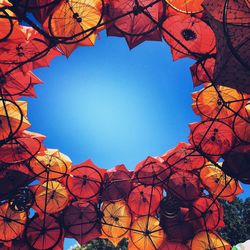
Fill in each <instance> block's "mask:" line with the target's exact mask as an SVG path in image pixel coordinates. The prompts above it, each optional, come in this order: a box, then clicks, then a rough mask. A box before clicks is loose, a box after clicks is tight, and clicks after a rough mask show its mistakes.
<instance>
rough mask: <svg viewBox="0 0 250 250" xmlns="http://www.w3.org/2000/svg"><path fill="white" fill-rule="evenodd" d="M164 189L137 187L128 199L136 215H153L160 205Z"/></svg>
mask: <svg viewBox="0 0 250 250" xmlns="http://www.w3.org/2000/svg"><path fill="white" fill-rule="evenodd" d="M161 198H162V189H161V188H160V187H157V186H156V187H154V186H144V185H138V186H136V187H135V188H134V189H133V190H132V191H131V193H130V194H129V197H128V205H129V207H130V209H131V211H132V212H133V213H134V214H135V215H146V214H153V213H154V212H155V211H156V209H157V208H158V207H159V205H160V201H161Z"/></svg>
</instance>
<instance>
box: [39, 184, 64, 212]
mask: <svg viewBox="0 0 250 250" xmlns="http://www.w3.org/2000/svg"><path fill="white" fill-rule="evenodd" d="M35 201H36V206H37V207H38V208H39V209H40V210H41V211H37V212H38V213H40V214H41V212H42V213H51V214H53V213H57V212H59V211H61V210H63V209H64V208H65V207H66V206H67V204H68V201H69V195H68V191H67V189H66V188H65V187H64V186H63V185H62V184H61V183H60V182H57V181H48V182H44V183H43V184H41V185H38V187H37V188H36V191H35Z"/></svg>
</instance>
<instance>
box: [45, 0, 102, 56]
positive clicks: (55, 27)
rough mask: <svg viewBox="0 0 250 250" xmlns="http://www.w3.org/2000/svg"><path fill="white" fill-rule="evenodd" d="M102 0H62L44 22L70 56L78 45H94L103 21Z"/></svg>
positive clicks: (64, 51) (61, 47)
mask: <svg viewBox="0 0 250 250" xmlns="http://www.w3.org/2000/svg"><path fill="white" fill-rule="evenodd" d="M102 5H103V2H102V0H94V1H92V0H62V1H61V3H60V4H59V6H58V7H57V8H56V9H55V10H54V11H53V13H52V14H51V15H50V16H49V18H48V19H47V21H46V22H45V23H44V25H43V26H44V28H45V29H46V30H48V31H49V32H50V34H51V35H52V36H53V37H54V38H55V39H59V41H60V44H59V47H60V49H61V50H62V51H63V53H64V54H65V55H66V56H67V57H68V56H69V55H70V54H71V53H72V52H73V50H74V49H76V48H77V47H78V46H93V45H94V43H95V39H96V35H97V31H100V30H101V28H103V26H102V27H100V23H101V21H102Z"/></svg>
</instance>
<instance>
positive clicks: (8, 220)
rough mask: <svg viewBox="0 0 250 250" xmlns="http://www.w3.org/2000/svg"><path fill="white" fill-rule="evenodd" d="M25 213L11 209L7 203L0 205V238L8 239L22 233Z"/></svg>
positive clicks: (25, 217)
mask: <svg viewBox="0 0 250 250" xmlns="http://www.w3.org/2000/svg"><path fill="white" fill-rule="evenodd" d="M26 220H27V215H26V213H25V212H16V211H13V210H12V209H11V208H10V207H9V204H8V203H3V204H1V205H0V240H1V241H10V240H13V239H15V238H17V237H18V236H20V235H21V234H22V232H23V231H24V228H25V223H26Z"/></svg>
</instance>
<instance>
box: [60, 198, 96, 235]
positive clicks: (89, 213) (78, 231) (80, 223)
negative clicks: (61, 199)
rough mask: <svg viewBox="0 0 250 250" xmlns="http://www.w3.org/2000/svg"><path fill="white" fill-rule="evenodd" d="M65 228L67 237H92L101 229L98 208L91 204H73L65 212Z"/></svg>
mask: <svg viewBox="0 0 250 250" xmlns="http://www.w3.org/2000/svg"><path fill="white" fill-rule="evenodd" d="M63 226H64V228H65V233H66V236H67V237H81V238H84V237H86V235H88V236H89V235H92V233H93V232H95V228H97V227H99V218H98V210H97V207H96V206H95V205H94V204H93V203H91V202H84V203H81V204H79V203H73V204H71V205H70V206H68V207H67V208H66V209H65V210H64V211H63ZM93 238H95V235H93Z"/></svg>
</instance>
